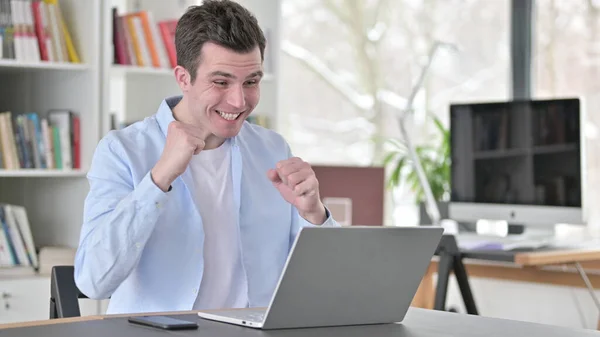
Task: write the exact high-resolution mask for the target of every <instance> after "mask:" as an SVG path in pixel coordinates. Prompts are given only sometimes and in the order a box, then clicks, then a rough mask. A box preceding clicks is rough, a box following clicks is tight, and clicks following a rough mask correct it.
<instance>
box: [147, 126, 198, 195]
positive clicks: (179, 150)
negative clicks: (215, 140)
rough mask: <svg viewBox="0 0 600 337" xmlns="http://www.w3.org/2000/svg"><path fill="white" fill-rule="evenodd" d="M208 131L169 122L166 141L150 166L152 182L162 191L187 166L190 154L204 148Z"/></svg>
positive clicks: (190, 157)
mask: <svg viewBox="0 0 600 337" xmlns="http://www.w3.org/2000/svg"><path fill="white" fill-rule="evenodd" d="M206 137H208V132H207V131H205V130H203V129H201V128H199V127H196V126H192V125H189V124H184V123H182V122H179V121H174V122H171V124H169V130H168V131H167V143H166V145H165V148H164V149H163V152H162V155H161V156H160V159H159V160H158V162H157V163H156V165H155V166H154V168H152V171H151V173H150V174H151V176H152V180H153V181H154V183H155V184H156V185H157V186H158V187H159V188H160V189H161V190H163V191H164V192H166V191H168V190H169V186H171V183H173V181H174V180H175V179H177V177H179V176H180V175H181V174H182V173H183V172H185V169H186V168H187V166H188V164H189V163H190V160H192V156H193V155H196V154H198V153H200V151H202V150H203V149H204V146H205V143H204V140H205V139H206Z"/></svg>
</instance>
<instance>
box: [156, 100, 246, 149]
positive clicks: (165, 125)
mask: <svg viewBox="0 0 600 337" xmlns="http://www.w3.org/2000/svg"><path fill="white" fill-rule="evenodd" d="M182 98H183V96H181V95H179V96H171V97H167V98H165V99H164V100H163V101H162V102H161V103H160V106H159V107H158V112H157V114H156V120H157V121H158V126H159V127H160V129H161V130H162V132H163V134H164V135H165V137H167V131H168V130H169V124H171V122H174V121H175V117H173V108H174V107H175V106H176V105H177V104H178V103H179V102H180V101H181V99H182ZM236 139H237V136H236V137H233V138H230V139H228V141H229V142H230V144H231V145H235V144H236Z"/></svg>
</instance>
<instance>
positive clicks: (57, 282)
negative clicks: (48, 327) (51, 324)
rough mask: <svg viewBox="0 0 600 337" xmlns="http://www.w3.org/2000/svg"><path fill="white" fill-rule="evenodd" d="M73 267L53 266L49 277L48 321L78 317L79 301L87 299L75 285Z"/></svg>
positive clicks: (79, 312)
mask: <svg viewBox="0 0 600 337" xmlns="http://www.w3.org/2000/svg"><path fill="white" fill-rule="evenodd" d="M74 272H75V268H74V267H73V266H54V267H52V274H51V277H50V319H53V318H64V317H79V316H81V311H80V310H79V301H78V300H79V299H80V298H87V296H85V295H84V294H82V293H81V291H79V289H78V288H77V286H76V285H75V277H74V276H73V274H74Z"/></svg>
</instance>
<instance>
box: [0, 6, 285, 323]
mask: <svg viewBox="0 0 600 337" xmlns="http://www.w3.org/2000/svg"><path fill="white" fill-rule="evenodd" d="M17 1H23V2H26V3H28V4H31V1H32V0H17ZM33 1H37V0H33ZM44 1H49V0H44ZM5 2H7V0H0V4H1V5H4V3H5ZM200 2H201V0H178V1H164V0H85V1H81V0H58V3H59V5H60V12H61V14H62V17H63V19H64V22H65V24H66V27H67V28H68V31H69V33H70V38H71V41H72V44H73V48H74V50H75V51H76V53H77V56H78V59H79V63H75V62H71V61H68V60H66V61H65V60H63V61H41V60H38V59H35V58H33V59H31V58H27V59H24V58H21V59H6V58H1V57H0V113H2V112H8V111H10V112H11V114H12V115H11V116H12V118H14V117H15V116H16V115H19V114H24V113H31V112H35V113H37V114H38V115H39V116H40V117H44V116H46V113H47V112H48V111H49V110H52V109H59V110H68V111H70V112H72V113H73V114H75V115H76V116H77V117H78V120H79V147H78V149H79V150H78V151H77V153H78V156H79V165H78V167H76V168H75V167H65V168H60V169H57V168H42V167H35V165H33V167H30V168H22V167H18V168H12V169H9V168H5V167H4V166H0V205H3V204H9V205H18V206H23V207H24V208H25V209H26V212H27V216H28V222H29V225H30V229H31V233H32V236H33V240H34V243H35V247H36V249H37V250H38V253H39V250H40V248H42V247H56V246H60V247H67V248H71V249H75V248H76V247H77V245H78V242H79V233H80V228H81V223H82V220H83V205H84V200H85V198H86V196H87V192H88V190H89V186H88V182H87V179H86V173H87V171H88V169H89V166H90V164H91V160H92V157H93V154H94V150H95V148H96V145H97V143H98V141H99V140H100V139H101V138H102V136H104V135H105V134H106V133H107V132H108V131H109V130H110V129H111V117H112V116H113V115H114V116H115V117H116V119H117V125H116V126H117V127H119V125H118V124H119V123H123V122H124V123H126V122H133V121H136V120H140V119H143V118H145V117H148V116H150V115H152V114H154V113H155V112H156V109H157V108H158V105H159V104H160V102H161V101H162V99H163V98H164V97H166V96H170V95H178V94H180V92H179V88H178V86H177V84H176V82H175V80H174V75H173V71H172V68H170V67H165V68H155V67H140V66H136V65H121V64H114V62H113V60H114V58H113V54H114V52H113V41H112V33H113V32H112V20H113V19H112V18H113V12H112V9H113V7H115V8H117V10H118V13H121V14H122V13H127V12H131V11H140V10H148V11H151V12H152V13H153V17H154V19H155V20H156V21H160V20H166V19H177V18H178V17H179V16H180V15H181V14H182V13H183V12H184V11H185V9H186V8H187V6H189V5H192V4H196V3H200ZM240 3H242V4H243V5H245V6H247V7H248V8H249V9H250V10H251V11H253V12H254V13H255V14H256V15H257V17H258V19H259V22H260V23H261V24H262V25H263V28H264V29H265V30H266V31H268V33H267V34H268V38H269V40H270V41H271V43H270V44H269V46H268V47H267V48H268V49H269V48H270V49H272V50H278V48H279V44H278V42H277V40H278V38H279V37H278V35H277V31H278V26H279V21H278V20H279V11H280V2H279V0H276V1H272V0H269V1H263V0H240ZM1 8H2V9H3V8H4V6H2V7H1ZM0 25H2V22H0ZM5 41H6V40H5ZM267 55H268V56H267V57H268V60H266V61H265V62H266V63H267V67H266V69H265V70H266V76H265V78H264V79H263V82H262V83H263V84H262V86H261V103H260V104H259V106H258V107H257V108H256V109H255V114H256V115H257V116H261V117H268V119H269V124H270V125H271V126H272V127H273V128H277V123H276V121H277V119H276V110H277V109H276V108H277V96H278V85H277V82H278V78H277V71H276V69H277V64H278V62H277V53H273V52H270V53H268V54H267ZM3 56H4V57H6V54H3ZM1 132H2V131H1V129H0V133H1ZM0 151H2V148H1V147H0ZM40 255H41V254H40ZM22 269H23V270H24V271H25V272H21V270H22ZM40 270H41V268H40ZM20 285H21V286H20ZM49 286H50V280H49V276H48V275H47V274H39V273H35V271H34V273H33V274H32V273H30V272H29V271H28V270H27V268H23V267H19V266H13V267H10V266H0V292H2V291H4V292H8V293H10V295H11V297H10V298H9V299H0V323H7V322H15V321H25V320H36V319H46V318H47V310H46V309H45V308H47V303H48V296H49ZM86 301H87V302H86ZM86 301H83V302H81V304H82V312H83V313H84V314H86V313H87V314H100V313H102V310H104V309H103V308H102V307H99V306H97V305H98V304H97V303H96V302H95V301H89V300H86ZM4 302H6V303H4ZM9 302H11V303H10V305H8V304H9ZM17 302H18V303H17ZM5 304H6V305H5ZM7 307H11V308H13V309H12V312H9V311H10V310H9V309H6V308H7ZM15 308H20V309H19V310H18V311H15V310H17V309H15ZM40 308H43V310H41V309H40Z"/></svg>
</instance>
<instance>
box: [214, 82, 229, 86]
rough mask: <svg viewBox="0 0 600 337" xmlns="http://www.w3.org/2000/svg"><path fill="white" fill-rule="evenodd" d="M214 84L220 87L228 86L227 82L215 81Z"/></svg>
mask: <svg viewBox="0 0 600 337" xmlns="http://www.w3.org/2000/svg"><path fill="white" fill-rule="evenodd" d="M213 83H214V84H216V85H219V86H225V85H227V82H225V81H214V82H213Z"/></svg>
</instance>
